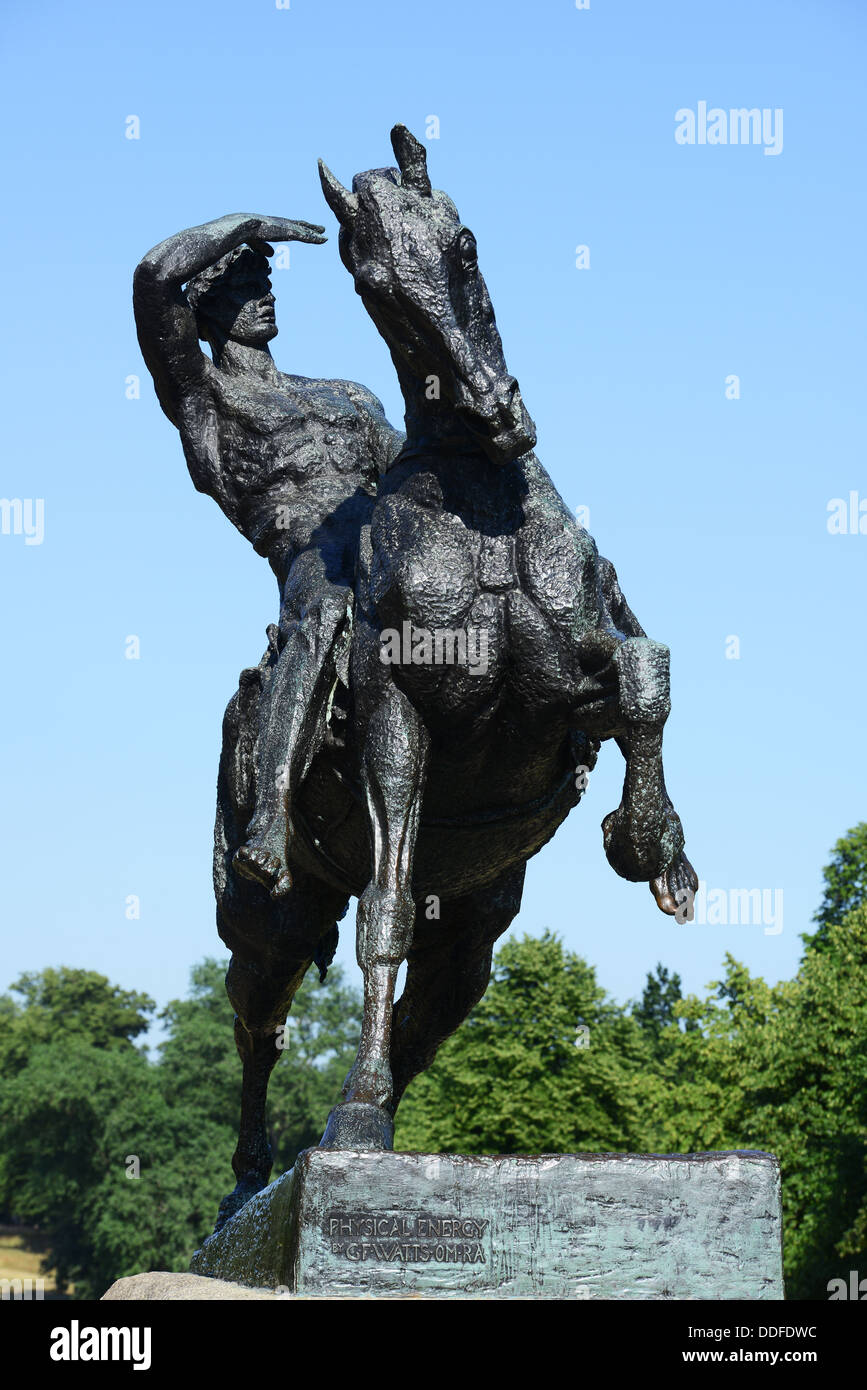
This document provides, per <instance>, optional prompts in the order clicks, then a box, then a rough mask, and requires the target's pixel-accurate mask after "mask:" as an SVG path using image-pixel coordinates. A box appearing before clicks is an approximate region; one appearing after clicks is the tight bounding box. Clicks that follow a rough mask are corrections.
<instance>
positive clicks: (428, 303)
mask: <svg viewBox="0 0 867 1390" xmlns="http://www.w3.org/2000/svg"><path fill="white" fill-rule="evenodd" d="M391 143H392V147H393V149H394V153H395V157H396V159H397V162H398V168H397V169H370V170H368V171H367V172H366V173H362V174H356V175H355V178H354V179H353V181H352V192H351V193H350V191H349V190H348V189H346V188H344V187H343V185H342V184H341V183H340V182H339V181H338V180H337V179H336V178H335V177H334V175H333V174H332V173H331V171H330V170H329V169H328V168H327V167H326V166H325V164H323V163H322V161H321V160H320V161H319V174H320V178H321V180H322V189H323V192H324V194H325V198H326V201H327V203H328V205H329V207H330V208H331V210H332V212H333V213H334V214H335V216H336V217H337V219H338V221H339V223H340V239H339V246H340V257H341V260H342V261H343V263H344V265H345V266H346V268H347V270H349V272H350V274H351V275H352V277H353V279H354V281H355V288H356V291H357V293H358V294H359V295H360V296H361V299H362V302H363V304H364V307H365V308H366V309H367V312H368V313H369V314H370V317H371V318H372V319H373V321H374V323H375V324H376V326H377V328H378V329H379V332H380V333H381V334H382V337H383V338H384V339H385V341H386V343H387V344H388V346H389V349H390V351H391V354H392V357H393V359H394V362H395V366H396V368H397V371H398V374H399V376H400V377H401V382H402V384H403V383H404V381H406V380H407V378H410V379H414V381H415V382H416V383H419V382H420V383H426V384H427V390H428V398H429V399H431V398H433V399H440V400H442V401H444V402H445V403H446V405H447V406H449V407H450V408H451V409H452V410H453V411H454V413H455V415H456V416H457V418H458V420H459V421H460V422H461V424H462V425H463V426H464V427H465V429H466V430H467V431H468V432H469V434H470V436H471V438H472V439H473V440H474V441H475V442H477V443H478V444H479V445H480V446H481V448H482V449H483V450H484V452H485V453H486V454H487V455H488V457H489V458H490V459H491V460H492V461H493V462H495V463H508V462H510V461H511V460H512V459H515V458H519V457H520V456H521V455H522V454H525V453H527V452H528V451H529V450H530V449H532V448H533V446H534V444H535V442H536V430H535V426H534V424H533V421H532V420H531V419H530V416H529V415H528V413H527V410H526V408H525V406H524V403H523V401H522V400H521V393H520V390H519V388H518V383H517V381H516V380H515V378H514V377H513V376H511V375H510V374H509V372H508V369H507V367H506V362H505V358H504V356H503V345H502V342H501V339H500V335H499V333H498V331H497V326H496V321H495V319H494V310H493V306H492V304H491V299H490V295H489V294H488V290H487V286H486V285H485V282H484V279H483V278H482V274H481V272H480V270H479V263H478V255H477V250H476V239H475V237H474V236H473V233H472V232H471V231H470V229H469V227H466V226H465V225H464V224H463V223H462V222H461V219H460V217H459V215H458V210H457V208H456V207H455V205H454V203H453V202H452V200H451V198H449V197H448V195H447V194H445V193H443V192H442V191H441V190H440V189H435V188H431V183H430V179H429V177H428V172H427V159H426V152H425V148H424V146H423V145H422V144H420V142H419V141H418V140H416V138H415V136H414V135H412V134H411V133H410V131H409V130H407V128H406V126H403V125H396V126H395V127H394V129H393V130H392V132H391ZM433 383H436V384H435V385H434V384H433ZM431 393H433V394H431Z"/></svg>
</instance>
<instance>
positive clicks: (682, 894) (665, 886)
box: [650, 854, 698, 922]
mask: <svg viewBox="0 0 867 1390" xmlns="http://www.w3.org/2000/svg"><path fill="white" fill-rule="evenodd" d="M650 891H651V893H652V894H653V896H654V898H655V899H656V906H657V907H658V908H659V910H660V912H665V913H667V915H668V916H669V917H676V918H677V920H678V921H679V922H690V921H692V914H691V912H690V909H691V908H692V903H693V900H694V898H695V895H696V893H697V892H698V874H697V873H696V871H695V869H694V868H693V867H692V865H691V864H690V862H689V860H688V859H687V857H686V855H685V854H679V855H678V856H677V858H676V859H675V860H674V862H673V863H672V864H669V866H668V868H667V869H666V870H665V872H664V873H662V874H660V875H659V878H654V879H651V882H650Z"/></svg>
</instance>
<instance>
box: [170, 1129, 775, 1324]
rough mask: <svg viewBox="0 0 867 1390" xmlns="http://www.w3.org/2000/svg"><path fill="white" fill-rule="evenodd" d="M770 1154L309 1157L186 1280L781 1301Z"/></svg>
mask: <svg viewBox="0 0 867 1390" xmlns="http://www.w3.org/2000/svg"><path fill="white" fill-rule="evenodd" d="M781 1229H782V1217H781V1207H780V1172H779V1165H778V1163H777V1161H776V1159H775V1158H772V1157H771V1155H770V1154H763V1153H751V1152H742V1153H706V1154H682V1155H671V1154H668V1155H663V1154H535V1155H534V1154H515V1155H506V1156H499V1157H495V1158H494V1157H492V1158H468V1157H466V1156H464V1155H462V1154H404V1153H398V1154H387V1153H347V1152H345V1151H341V1152H330V1153H329V1152H325V1151H323V1150H322V1149H308V1150H306V1152H305V1153H302V1154H300V1155H299V1157H298V1161H297V1163H296V1164H295V1167H294V1169H293V1170H292V1172H291V1173H285V1174H284V1175H283V1177H281V1178H278V1179H277V1180H276V1181H275V1182H273V1183H272V1184H271V1185H270V1186H269V1187H268V1188H266V1189H265V1190H264V1191H263V1192H261V1193H259V1194H258V1195H257V1196H256V1197H254V1198H253V1199H252V1201H250V1202H248V1203H247V1205H246V1206H245V1207H244V1209H243V1210H242V1211H240V1212H239V1213H238V1214H237V1216H235V1217H234V1218H233V1220H232V1221H230V1222H229V1223H228V1224H227V1225H226V1226H225V1227H224V1228H223V1230H221V1231H220V1232H219V1233H218V1234H216V1235H214V1236H211V1237H209V1239H208V1240H207V1241H206V1242H205V1244H204V1245H203V1247H202V1249H201V1250H198V1251H197V1252H196V1254H195V1255H194V1257H193V1262H192V1266H191V1268H192V1270H193V1272H194V1273H196V1274H206V1275H210V1276H211V1277H212V1278H215V1279H222V1280H234V1281H236V1282H238V1283H240V1284H243V1285H250V1286H253V1287H257V1288H270V1289H277V1288H279V1289H282V1290H285V1291H286V1292H287V1293H291V1294H302V1295H314V1296H316V1295H319V1296H328V1297H332V1298H340V1297H351V1296H357V1295H358V1294H365V1293H366V1294H371V1295H374V1296H376V1297H379V1298H388V1297H400V1296H401V1295H403V1296H406V1295H407V1294H416V1295H423V1296H428V1297H437V1298H466V1297H468V1296H476V1297H480V1298H498V1299H501V1298H522V1299H523V1298H533V1299H588V1300H595V1299H618V1300H622V1299H630V1300H632V1299H722V1300H725V1299H750V1300H752V1299H779V1298H782V1296H783V1277H782V1244H781Z"/></svg>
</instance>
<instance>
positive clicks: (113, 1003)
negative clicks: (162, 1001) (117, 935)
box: [0, 965, 156, 1076]
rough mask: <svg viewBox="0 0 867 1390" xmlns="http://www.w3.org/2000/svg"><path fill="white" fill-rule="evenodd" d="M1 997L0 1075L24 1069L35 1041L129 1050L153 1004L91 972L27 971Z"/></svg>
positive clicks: (146, 1024) (66, 969) (65, 969)
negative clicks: (80, 1042) (78, 1042)
mask: <svg viewBox="0 0 867 1390" xmlns="http://www.w3.org/2000/svg"><path fill="white" fill-rule="evenodd" d="M10 989H11V991H12V993H13V994H18V995H20V996H21V998H22V999H23V1003H19V1002H17V1001H16V1000H14V999H13V998H12V997H11V995H9V994H5V995H2V996H0V1075H2V1076H9V1075H11V1074H12V1073H14V1072H16V1071H19V1070H20V1069H21V1068H22V1067H25V1066H26V1065H27V1062H28V1058H29V1055H30V1051H31V1049H32V1048H33V1047H35V1046H36V1045H37V1044H38V1043H52V1044H55V1045H56V1046H58V1047H60V1046H61V1045H62V1044H63V1043H64V1042H66V1041H68V1040H69V1039H71V1038H73V1037H77V1038H82V1039H84V1040H85V1041H86V1042H87V1043H89V1044H90V1045H91V1046H92V1047H100V1048H121V1049H129V1048H131V1047H132V1045H133V1039H134V1038H137V1037H139V1036H140V1035H141V1034H142V1033H144V1032H146V1030H147V1029H148V1027H149V1026H150V1019H149V1017H148V1015H149V1014H151V1013H152V1012H153V1010H154V1009H155V1007H156V1005H155V1004H154V1001H153V1000H152V999H150V998H149V997H148V996H147V995H146V994H139V993H137V992H136V991H134V990H124V989H121V988H120V987H119V986H118V985H113V984H111V983H110V981H109V980H108V979H106V977H105V975H99V974H97V972H96V971H94V970H72V969H70V968H69V967H68V966H65V965H62V966H60V968H59V969H57V970H54V969H48V970H39V971H33V972H29V973H27V974H24V975H22V976H21V977H20V978H19V979H18V980H16V981H15V984H14V985H11V986H10Z"/></svg>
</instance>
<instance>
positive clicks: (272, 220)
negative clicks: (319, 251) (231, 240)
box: [245, 217, 328, 256]
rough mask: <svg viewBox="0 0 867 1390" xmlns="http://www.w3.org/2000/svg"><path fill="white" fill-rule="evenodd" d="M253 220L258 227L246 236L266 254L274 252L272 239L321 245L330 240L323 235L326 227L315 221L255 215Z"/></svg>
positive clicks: (249, 241)
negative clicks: (250, 234) (271, 243)
mask: <svg viewBox="0 0 867 1390" xmlns="http://www.w3.org/2000/svg"><path fill="white" fill-rule="evenodd" d="M251 221H254V222H255V223H256V224H257V228H256V231H255V232H254V233H253V235H252V236H248V237H246V238H245V239H246V242H247V245H248V246H252V248H253V250H254V251H261V252H262V254H263V255H265V256H273V254H274V248H273V246H271V245H270V244H269V243H270V242H272V241H306V242H310V243H312V244H313V245H314V246H321V245H322V243H323V242H325V241H327V240H328V238H327V237H326V236H323V235H322V233H323V232H324V231H325V228H324V227H320V226H318V225H317V224H316V223H315V222H299V221H297V220H295V219H293V218H289V217H255V218H251Z"/></svg>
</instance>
